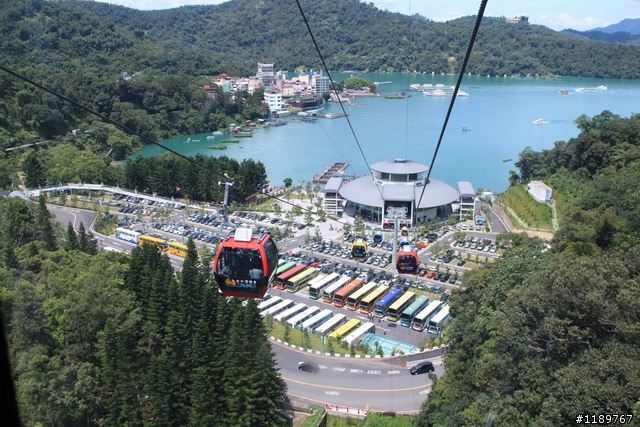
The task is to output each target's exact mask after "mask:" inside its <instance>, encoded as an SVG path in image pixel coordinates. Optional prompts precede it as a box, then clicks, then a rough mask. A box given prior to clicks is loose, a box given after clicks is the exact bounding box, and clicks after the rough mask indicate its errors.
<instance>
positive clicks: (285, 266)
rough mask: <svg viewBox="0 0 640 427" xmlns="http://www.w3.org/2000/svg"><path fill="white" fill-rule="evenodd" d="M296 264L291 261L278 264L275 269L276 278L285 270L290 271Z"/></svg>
mask: <svg viewBox="0 0 640 427" xmlns="http://www.w3.org/2000/svg"><path fill="white" fill-rule="evenodd" d="M296 265H297V264H296V263H295V262H293V261H285V262H283V263H282V264H278V268H277V269H276V277H277V276H279V275H281V274H282V273H284V272H285V271H287V270H291V269H292V268H293V267H295V266H296Z"/></svg>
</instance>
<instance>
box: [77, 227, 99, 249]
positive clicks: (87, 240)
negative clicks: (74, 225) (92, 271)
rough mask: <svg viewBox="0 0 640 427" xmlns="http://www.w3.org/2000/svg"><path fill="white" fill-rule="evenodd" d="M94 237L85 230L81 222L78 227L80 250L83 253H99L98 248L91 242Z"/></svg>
mask: <svg viewBox="0 0 640 427" xmlns="http://www.w3.org/2000/svg"><path fill="white" fill-rule="evenodd" d="M92 238H93V235H92V234H91V233H87V230H86V229H85V228H84V224H83V223H82V222H80V225H79V226H78V249H80V250H81V251H82V252H85V253H88V254H95V253H97V248H96V246H95V245H94V244H93V243H92V242H91V240H92Z"/></svg>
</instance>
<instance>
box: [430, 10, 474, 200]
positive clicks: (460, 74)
mask: <svg viewBox="0 0 640 427" xmlns="http://www.w3.org/2000/svg"><path fill="white" fill-rule="evenodd" d="M486 6H487V0H482V1H481V2H480V9H479V10H478V16H476V22H475V25H474V27H473V31H472V33H471V37H470V39H469V44H468V45H467V51H466V53H465V55H464V60H463V61H462V65H461V66H460V71H459V72H458V79H457V80H456V85H455V86H454V88H453V94H452V96H451V102H450V103H449V108H448V109H447V114H446V116H445V118H444V123H443V124H442V129H441V130H440V137H439V138H438V143H437V144H436V148H435V150H434V152H433V157H432V158H431V164H430V165H429V169H428V170H427V176H426V178H425V185H424V186H423V187H422V192H421V193H420V199H418V204H417V206H420V202H422V197H423V196H424V191H425V190H426V188H427V185H428V183H429V177H430V176H431V171H432V170H433V165H434V163H435V161H436V157H437V156H438V151H439V149H440V144H442V138H443V137H444V132H445V130H446V129H447V123H449V117H450V116H451V111H452V110H453V104H455V102H456V98H457V96H458V89H460V83H462V78H463V77H464V71H465V69H466V68H467V63H468V62H469V57H470V56H471V50H472V49H473V44H474V42H475V40H476V37H477V36H478V30H479V29H480V22H482V16H483V15H484V9H485V8H486Z"/></svg>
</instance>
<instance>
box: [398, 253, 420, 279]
mask: <svg viewBox="0 0 640 427" xmlns="http://www.w3.org/2000/svg"><path fill="white" fill-rule="evenodd" d="M419 264H420V260H419V258H418V253H417V252H416V251H413V250H411V249H410V247H409V246H404V247H403V248H402V249H401V250H400V251H399V252H398V256H397V257H396V268H397V270H398V273H400V274H416V273H417V272H418V266H419Z"/></svg>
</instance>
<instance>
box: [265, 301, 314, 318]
mask: <svg viewBox="0 0 640 427" xmlns="http://www.w3.org/2000/svg"><path fill="white" fill-rule="evenodd" d="M305 308H307V304H305V303H302V302H301V303H298V304H296V305H294V306H293V307H289V308H287V309H286V310H285V311H283V312H280V313H278V314H276V315H275V316H273V321H274V322H280V321H281V320H287V319H288V318H290V317H292V316H294V315H296V314H298V313H300V312H301V311H302V310H304V309H305Z"/></svg>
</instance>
